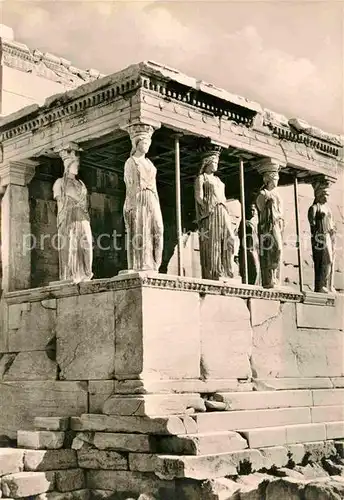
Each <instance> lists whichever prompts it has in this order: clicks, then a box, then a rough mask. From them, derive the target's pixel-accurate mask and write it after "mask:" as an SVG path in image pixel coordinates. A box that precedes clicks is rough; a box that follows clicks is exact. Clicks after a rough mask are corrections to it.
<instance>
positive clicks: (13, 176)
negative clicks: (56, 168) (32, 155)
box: [0, 160, 38, 188]
mask: <svg viewBox="0 0 344 500" xmlns="http://www.w3.org/2000/svg"><path fill="white" fill-rule="evenodd" d="M37 165H38V162H36V161H33V160H23V161H10V162H8V163H5V164H3V165H1V166H0V187H1V188H4V187H6V186H8V184H16V185H17V186H26V185H27V184H29V182H31V180H32V178H33V176H34V175H35V170H36V166H37Z"/></svg>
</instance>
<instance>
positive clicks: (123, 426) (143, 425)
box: [71, 414, 186, 435]
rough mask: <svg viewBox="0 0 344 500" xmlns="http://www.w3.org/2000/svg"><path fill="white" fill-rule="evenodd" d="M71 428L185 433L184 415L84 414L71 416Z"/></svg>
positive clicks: (140, 432) (146, 432) (76, 429)
mask: <svg viewBox="0 0 344 500" xmlns="http://www.w3.org/2000/svg"><path fill="white" fill-rule="evenodd" d="M71 429H73V430H75V431H103V432H126V433H139V434H161V435H169V434H185V432H186V429H185V424H184V419H183V418H182V417H179V416H176V415H171V416H168V417H123V416H118V417H117V416H116V417H112V416H108V415H92V414H84V415H82V416H81V417H72V418H71Z"/></svg>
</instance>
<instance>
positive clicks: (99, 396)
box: [88, 380, 116, 413]
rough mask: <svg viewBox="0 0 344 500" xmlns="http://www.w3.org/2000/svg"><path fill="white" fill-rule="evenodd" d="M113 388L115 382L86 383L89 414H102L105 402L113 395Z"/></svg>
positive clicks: (93, 381)
mask: <svg viewBox="0 0 344 500" xmlns="http://www.w3.org/2000/svg"><path fill="white" fill-rule="evenodd" d="M115 386H116V381H115V380H90V381H89V382H88V394H89V411H90V413H102V411H103V406H104V403H105V401H106V400H107V399H109V397H110V396H112V395H113V394H114V393H115Z"/></svg>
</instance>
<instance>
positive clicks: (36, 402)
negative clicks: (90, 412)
mask: <svg viewBox="0 0 344 500" xmlns="http://www.w3.org/2000/svg"><path fill="white" fill-rule="evenodd" d="M0 399H1V400H2V401H6V404H5V405H2V408H1V412H0V435H1V434H3V435H6V436H9V437H11V438H15V437H16V431H17V430H18V429H23V428H25V429H32V428H33V420H34V418H35V417H36V416H54V415H58V416H70V415H81V414H82V413H85V412H87V384H86V383H85V382H60V381H56V382H53V381H45V382H43V381H42V382H38V381H31V382H0Z"/></svg>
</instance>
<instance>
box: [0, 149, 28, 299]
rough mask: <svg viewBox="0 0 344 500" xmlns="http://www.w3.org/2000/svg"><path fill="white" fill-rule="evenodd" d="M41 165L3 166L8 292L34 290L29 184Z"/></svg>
mask: <svg viewBox="0 0 344 500" xmlns="http://www.w3.org/2000/svg"><path fill="white" fill-rule="evenodd" d="M36 165H37V163H36V162H34V161H32V160H28V159H27V160H21V161H13V162H9V163H6V164H3V165H1V166H0V190H1V192H2V200H1V261H2V284H1V288H2V290H3V291H5V292H10V291H14V290H21V289H25V288H29V287H30V281H31V247H32V244H33V243H34V242H33V237H32V235H31V224H30V206H29V191H28V184H29V183H30V181H31V179H32V178H33V176H34V173H35V167H36Z"/></svg>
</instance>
